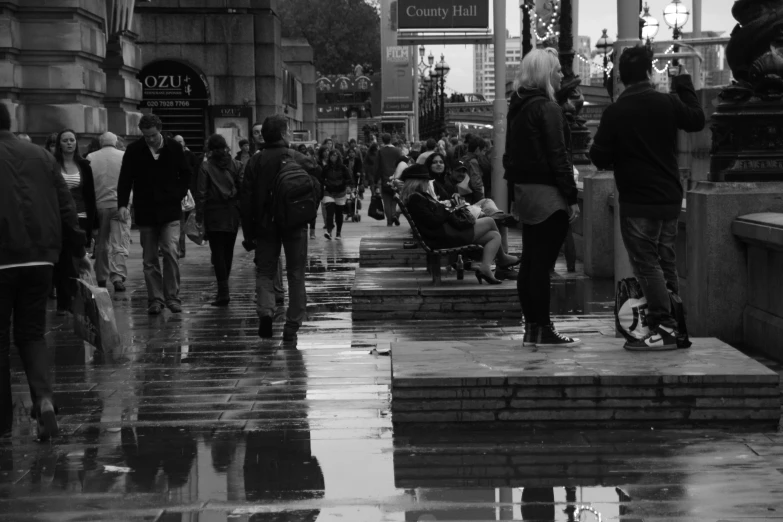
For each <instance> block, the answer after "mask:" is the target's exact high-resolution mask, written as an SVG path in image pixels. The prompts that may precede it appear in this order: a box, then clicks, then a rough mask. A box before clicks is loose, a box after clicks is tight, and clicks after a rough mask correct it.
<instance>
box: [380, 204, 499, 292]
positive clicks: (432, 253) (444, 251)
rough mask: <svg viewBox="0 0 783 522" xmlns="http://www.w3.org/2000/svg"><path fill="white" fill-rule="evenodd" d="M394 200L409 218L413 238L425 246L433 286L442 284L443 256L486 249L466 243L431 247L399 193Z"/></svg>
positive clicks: (428, 270) (422, 246)
mask: <svg viewBox="0 0 783 522" xmlns="http://www.w3.org/2000/svg"><path fill="white" fill-rule="evenodd" d="M394 201H396V202H397V205H399V207H400V210H401V211H402V213H403V215H404V216H405V219H407V220H408V223H410V225H411V232H413V239H415V240H416V243H418V244H419V246H420V247H421V248H423V249H424V252H425V253H426V254H427V272H429V273H430V275H432V286H439V285H440V284H441V272H440V258H441V256H450V255H457V254H467V253H470V252H481V251H483V250H484V247H483V246H481V245H464V246H460V247H454V248H432V247H430V246H429V245H428V244H427V242H426V241H425V240H424V237H423V236H422V235H421V234H420V233H419V229H418V228H416V223H414V221H413V218H412V217H411V215H410V213H409V212H408V209H407V208H406V207H405V204H404V203H403V202H402V200H401V199H400V196H399V194H395V195H394Z"/></svg>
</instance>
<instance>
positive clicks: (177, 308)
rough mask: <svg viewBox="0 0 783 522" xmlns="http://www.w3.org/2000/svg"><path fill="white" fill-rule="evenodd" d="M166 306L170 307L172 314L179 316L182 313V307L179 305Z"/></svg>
mask: <svg viewBox="0 0 783 522" xmlns="http://www.w3.org/2000/svg"><path fill="white" fill-rule="evenodd" d="M166 306H167V307H168V309H169V310H171V313H172V314H178V313H180V312H182V305H181V304H179V303H171V304H168V305H166Z"/></svg>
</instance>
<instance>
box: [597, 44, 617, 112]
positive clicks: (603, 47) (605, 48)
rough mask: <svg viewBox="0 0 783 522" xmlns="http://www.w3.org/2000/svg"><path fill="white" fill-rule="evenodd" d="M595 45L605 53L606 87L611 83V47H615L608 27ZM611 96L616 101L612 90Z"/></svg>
mask: <svg viewBox="0 0 783 522" xmlns="http://www.w3.org/2000/svg"><path fill="white" fill-rule="evenodd" d="M595 47H596V49H598V50H599V51H601V52H603V54H604V88H606V86H607V84H608V83H609V72H608V70H607V69H608V67H609V49H613V48H614V39H613V38H612V37H611V36H609V34H608V29H604V30H603V34H602V35H601V38H599V39H598V41H597V42H596V43H595ZM609 97H610V98H611V99H612V102H614V95H613V94H612V93H611V92H610V93H609Z"/></svg>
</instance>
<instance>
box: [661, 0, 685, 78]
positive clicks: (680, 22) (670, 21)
mask: <svg viewBox="0 0 783 522" xmlns="http://www.w3.org/2000/svg"><path fill="white" fill-rule="evenodd" d="M690 15H691V12H690V11H688V7H687V6H685V5H684V4H683V3H682V1H681V0H672V3H670V4H669V5H667V6H666V7H665V8H664V10H663V19H664V21H665V22H666V25H668V26H669V27H671V28H672V32H673V36H674V40H679V39H680V38H682V28H683V27H685V24H686V23H688V17H690ZM672 50H673V51H674V52H675V53H676V52H679V50H680V46H679V45H675V46H674V48H673V49H672ZM673 63H674V65H679V64H680V61H679V60H678V59H676V58H675V59H674V62H673Z"/></svg>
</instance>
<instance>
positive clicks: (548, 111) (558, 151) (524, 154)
mask: <svg viewBox="0 0 783 522" xmlns="http://www.w3.org/2000/svg"><path fill="white" fill-rule="evenodd" d="M570 150H571V130H570V128H569V126H568V122H567V121H566V118H565V114H564V113H563V110H562V109H561V108H560V106H559V105H558V104H556V103H555V102H553V101H551V100H550V99H549V98H548V97H547V96H546V93H545V92H544V91H542V90H540V89H535V90H526V89H520V90H519V91H516V92H515V93H514V94H512V95H511V105H510V107H509V111H508V135H507V137H506V151H507V156H506V159H505V167H506V175H505V177H506V179H508V180H509V181H511V182H512V183H516V184H540V185H552V186H555V187H557V188H558V189H559V190H560V193H561V194H562V195H563V197H564V198H565V200H566V202H567V203H568V204H569V205H575V204H576V198H577V189H576V182H575V181H574V168H573V164H572V162H571V157H570V154H569V151H570Z"/></svg>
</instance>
